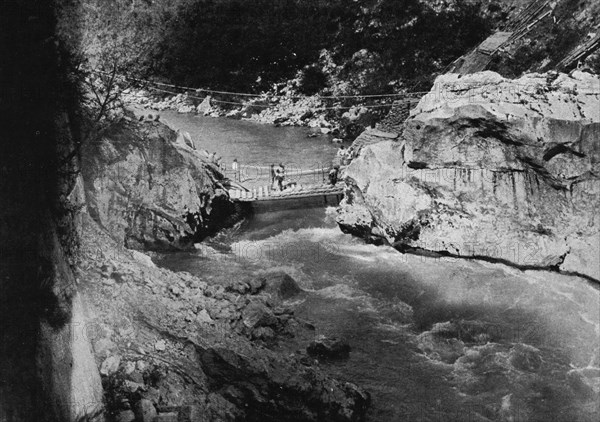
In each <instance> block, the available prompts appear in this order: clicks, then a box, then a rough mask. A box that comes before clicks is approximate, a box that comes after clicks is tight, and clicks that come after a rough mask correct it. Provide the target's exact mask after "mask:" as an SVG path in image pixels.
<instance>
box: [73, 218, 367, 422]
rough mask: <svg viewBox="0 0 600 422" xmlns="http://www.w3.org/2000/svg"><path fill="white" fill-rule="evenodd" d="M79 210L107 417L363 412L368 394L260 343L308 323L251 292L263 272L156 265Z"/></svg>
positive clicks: (86, 329)
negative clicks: (217, 274)
mask: <svg viewBox="0 0 600 422" xmlns="http://www.w3.org/2000/svg"><path fill="white" fill-rule="evenodd" d="M84 217H85V219H86V230H85V232H84V233H83V238H82V247H81V250H82V254H81V255H82V264H81V266H80V267H81V269H80V274H79V276H80V278H81V280H83V282H82V284H81V286H80V291H81V295H82V297H83V300H84V303H85V305H86V309H87V311H88V314H89V317H88V323H87V324H86V325H85V326H83V327H81V333H82V334H83V335H84V336H86V338H88V339H90V341H91V343H92V344H93V346H94V353H95V358H96V364H97V366H98V368H99V370H100V373H101V374H102V380H103V386H104V387H105V393H106V398H107V410H108V413H109V414H111V415H112V416H114V417H115V420H127V421H132V420H133V418H132V415H134V416H133V417H135V415H137V417H138V419H136V420H159V419H152V418H150V419H145V417H146V416H144V415H154V416H156V415H157V416H158V417H160V418H172V419H168V420H185V421H187V420H190V421H200V420H203V421H204V420H206V421H240V420H244V421H281V420H282V419H284V420H294V421H340V422H341V421H348V422H349V421H360V420H364V417H365V412H366V409H367V407H368V404H369V401H370V398H369V395H368V393H366V392H365V391H364V390H362V389H361V388H359V387H357V386H356V385H354V384H352V383H349V382H342V381H337V380H335V379H332V378H330V377H328V376H326V375H324V374H323V373H322V372H321V371H320V370H319V368H318V367H313V366H311V365H310V364H305V363H301V361H302V357H305V354H301V353H300V354H298V355H296V354H294V353H292V354H291V355H290V354H288V353H285V354H284V353H278V352H277V349H278V347H273V348H268V347H267V346H268V344H269V343H273V342H274V343H277V342H278V341H285V339H286V338H287V336H293V335H294V334H293V333H295V332H297V331H295V330H301V329H304V330H310V329H311V328H308V327H305V328H302V327H301V325H302V324H301V323H300V320H296V318H295V317H294V315H293V311H291V310H286V309H283V308H281V307H275V306H273V305H272V304H271V302H272V299H271V295H270V294H269V293H268V292H264V293H263V292H260V291H259V289H262V288H263V287H265V280H264V278H261V279H260V280H259V282H257V283H256V284H255V287H256V288H255V289H252V290H250V289H241V291H239V290H240V289H238V287H239V285H237V284H236V285H235V286H233V287H235V289H232V288H226V287H223V286H224V285H225V284H220V283H226V282H229V279H228V278H229V276H228V275H226V274H224V275H223V279H222V280H214V279H213V278H210V279H209V278H207V279H202V278H199V277H196V276H193V275H191V274H189V273H186V272H178V273H174V272H171V271H169V270H166V269H163V268H159V267H156V266H154V265H153V264H151V262H149V259H147V257H144V254H142V253H140V252H135V251H131V250H127V249H125V248H123V247H122V246H121V245H119V244H118V243H117V242H116V241H115V240H114V239H113V238H111V237H110V236H109V235H108V233H106V231H105V230H103V229H102V228H101V227H100V226H99V225H98V224H97V223H96V222H95V221H93V220H91V218H89V217H88V216H84ZM266 278H269V277H266ZM288 278H289V276H288ZM290 280H291V279H290ZM312 329H313V330H314V327H312ZM308 334H313V333H312V332H304V335H305V336H307V335H308ZM313 335H314V334H313ZM193 414H195V415H196V416H195V418H196V419H194V418H192V417H191V415H193ZM200 415H202V416H200ZM178 418H179V419H178ZM186 418H188V419H186ZM160 420H167V419H160Z"/></svg>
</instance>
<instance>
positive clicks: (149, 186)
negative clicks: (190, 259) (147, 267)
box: [83, 120, 236, 250]
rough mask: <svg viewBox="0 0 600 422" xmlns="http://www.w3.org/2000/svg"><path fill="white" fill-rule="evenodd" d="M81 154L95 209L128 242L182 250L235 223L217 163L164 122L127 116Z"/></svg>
mask: <svg viewBox="0 0 600 422" xmlns="http://www.w3.org/2000/svg"><path fill="white" fill-rule="evenodd" d="M83 160H84V165H83V169H84V170H83V174H84V180H85V188H86V196H87V202H88V210H89V212H90V215H92V217H93V218H94V219H95V220H96V221H97V222H98V223H100V224H101V225H102V226H103V227H104V228H105V229H106V230H107V231H108V232H109V233H111V235H112V236H113V237H114V238H115V239H117V240H118V241H119V242H120V243H121V244H123V245H125V246H127V247H129V248H134V249H161V250H168V249H185V248H188V247H190V246H191V245H192V243H193V242H194V241H198V240H201V239H202V238H204V237H206V236H207V235H210V234H213V233H215V232H216V231H218V230H219V229H221V228H223V227H225V226H227V225H229V224H231V223H232V222H233V221H234V219H233V217H232V216H233V215H234V214H235V213H236V210H235V207H234V205H233V203H232V202H231V201H230V200H229V197H228V195H227V192H226V191H225V187H224V186H223V185H222V184H221V181H223V176H222V175H221V173H220V172H219V171H218V169H217V167H215V166H214V165H212V164H209V163H208V162H206V161H205V160H204V158H203V157H201V156H200V154H198V153H197V152H196V151H195V150H193V149H192V148H190V147H188V146H187V145H186V144H185V141H184V140H183V136H181V135H180V136H177V134H176V133H175V132H173V131H172V130H171V129H169V128H168V127H167V126H165V125H164V124H162V123H159V122H146V123H138V122H133V121H131V120H123V122H122V123H120V124H119V125H117V126H116V127H115V128H113V129H112V130H111V131H109V132H107V133H105V134H104V136H103V137H102V138H101V139H100V140H99V141H97V142H93V143H90V144H88V145H87V146H86V147H85V148H84V150H83ZM215 216H216V217H215Z"/></svg>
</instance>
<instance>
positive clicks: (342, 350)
mask: <svg viewBox="0 0 600 422" xmlns="http://www.w3.org/2000/svg"><path fill="white" fill-rule="evenodd" d="M306 352H307V353H308V354H309V355H310V356H313V357H317V358H325V359H346V358H348V356H349V355H350V345H348V343H346V342H344V341H342V340H339V339H336V338H326V337H321V338H319V339H317V340H315V341H313V342H311V343H310V345H309V346H308V347H307V348H306Z"/></svg>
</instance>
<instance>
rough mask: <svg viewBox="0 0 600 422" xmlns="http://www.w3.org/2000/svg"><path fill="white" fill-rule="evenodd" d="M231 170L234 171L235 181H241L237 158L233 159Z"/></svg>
mask: <svg viewBox="0 0 600 422" xmlns="http://www.w3.org/2000/svg"><path fill="white" fill-rule="evenodd" d="M231 169H232V170H233V180H236V181H238V182H239V181H240V165H239V164H238V160H237V158H234V159H233V164H231Z"/></svg>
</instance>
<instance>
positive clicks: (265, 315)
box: [242, 302, 277, 328]
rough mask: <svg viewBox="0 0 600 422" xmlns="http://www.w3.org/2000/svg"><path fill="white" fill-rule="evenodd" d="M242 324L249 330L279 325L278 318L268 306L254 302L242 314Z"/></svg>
mask: <svg viewBox="0 0 600 422" xmlns="http://www.w3.org/2000/svg"><path fill="white" fill-rule="evenodd" d="M242 322H243V323H244V325H245V326H246V327H248V328H258V327H267V326H272V325H276V324H277V318H276V317H275V315H274V314H273V312H272V311H271V310H270V309H269V308H267V306H266V305H264V304H262V303H260V302H254V303H251V304H249V305H248V306H246V308H245V309H244V311H243V312H242Z"/></svg>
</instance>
